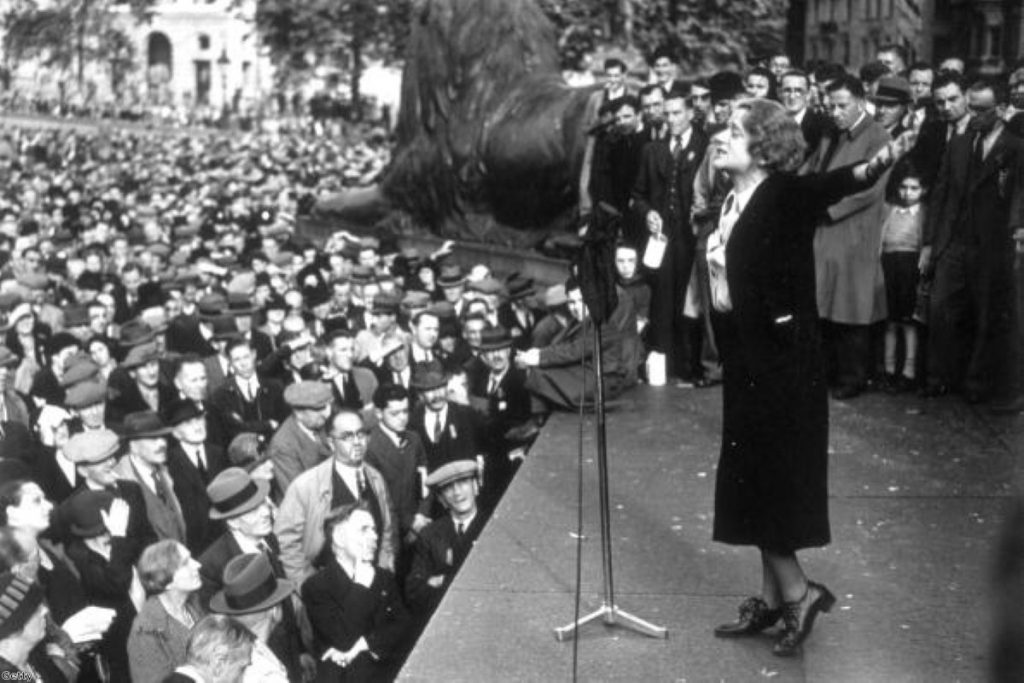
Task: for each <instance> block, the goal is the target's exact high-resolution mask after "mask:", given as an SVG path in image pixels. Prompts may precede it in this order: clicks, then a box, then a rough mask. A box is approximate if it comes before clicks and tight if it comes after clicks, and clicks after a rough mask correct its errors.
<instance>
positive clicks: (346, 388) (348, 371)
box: [326, 329, 378, 410]
mask: <svg viewBox="0 0 1024 683" xmlns="http://www.w3.org/2000/svg"><path fill="white" fill-rule="evenodd" d="M326 341H327V353H328V359H329V360H330V364H331V365H330V368H329V370H330V371H331V379H330V384H331V391H332V392H333V393H334V403H335V405H337V406H340V407H342V408H349V409H351V410H362V409H363V408H365V407H366V406H367V405H369V404H370V402H371V401H372V400H373V392H374V391H376V390H377V385H378V380H377V376H376V375H375V374H374V372H373V371H372V370H370V369H369V368H364V367H361V366H356V365H354V364H353V361H354V359H355V335H354V333H353V332H352V331H351V330H342V329H338V330H332V331H331V332H329V333H328V334H327V340H326Z"/></svg>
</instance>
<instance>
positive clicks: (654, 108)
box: [639, 85, 668, 142]
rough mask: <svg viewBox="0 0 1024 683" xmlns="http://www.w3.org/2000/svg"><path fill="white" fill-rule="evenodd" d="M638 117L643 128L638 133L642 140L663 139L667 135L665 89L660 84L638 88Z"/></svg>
mask: <svg viewBox="0 0 1024 683" xmlns="http://www.w3.org/2000/svg"><path fill="white" fill-rule="evenodd" d="M639 98H640V117H641V119H642V120H643V130H641V132H640V134H641V135H642V136H643V140H644V142H653V141H655V140H664V139H665V137H666V136H667V135H668V124H667V123H666V122H665V91H664V90H662V89H661V86H660V85H645V86H644V87H643V88H641V89H640V93H639Z"/></svg>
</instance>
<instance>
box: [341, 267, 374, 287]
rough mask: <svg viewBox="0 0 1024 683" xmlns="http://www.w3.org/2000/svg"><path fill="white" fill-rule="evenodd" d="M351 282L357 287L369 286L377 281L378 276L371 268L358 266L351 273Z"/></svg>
mask: <svg viewBox="0 0 1024 683" xmlns="http://www.w3.org/2000/svg"><path fill="white" fill-rule="evenodd" d="M348 277H349V280H351V281H352V283H353V284H356V285H368V284H370V283H371V282H373V281H374V279H376V277H377V275H376V273H374V272H373V268H370V267H369V266H356V267H354V268H353V269H352V271H351V272H350V273H349V276H348Z"/></svg>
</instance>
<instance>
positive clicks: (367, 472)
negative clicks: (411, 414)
mask: <svg viewBox="0 0 1024 683" xmlns="http://www.w3.org/2000/svg"><path fill="white" fill-rule="evenodd" d="M328 435H329V437H330V440H331V453H332V457H331V458H329V459H328V460H325V461H324V462H322V463H320V464H319V465H317V466H316V467H313V468H312V469H309V470H307V471H305V472H303V473H302V474H300V475H299V476H298V477H296V479H295V481H294V482H292V485H291V487H289V488H288V491H287V492H286V493H285V496H284V500H283V501H282V502H281V507H280V509H279V510H278V514H277V520H276V522H275V524H274V531H275V533H276V534H277V538H278V540H279V541H280V543H281V561H282V562H283V563H284V568H285V571H286V572H287V574H288V578H290V579H291V580H292V581H294V582H295V583H296V584H297V585H301V584H302V582H303V581H304V580H305V579H306V577H308V576H309V575H310V574H312V573H313V571H314V570H315V565H316V563H317V561H318V558H320V556H321V553H322V552H323V551H324V531H323V522H324V519H325V518H326V517H327V514H328V512H330V511H331V510H333V509H334V508H337V507H338V506H341V505H347V504H351V503H355V502H360V501H365V502H366V504H367V507H368V509H369V510H370V512H371V514H372V515H373V518H374V520H375V522H376V525H377V528H378V529H380V545H379V547H378V550H377V565H378V566H379V567H381V568H383V569H387V570H389V571H394V568H395V557H396V554H397V547H398V543H397V536H398V528H397V521H396V520H395V519H394V516H393V511H394V509H395V507H394V505H393V504H392V502H391V495H390V494H389V492H388V488H387V483H386V482H385V480H384V477H383V475H381V473H380V472H379V471H378V470H377V468H375V467H373V466H371V465H368V464H366V463H365V461H364V460H365V457H366V444H367V437H368V432H367V431H366V427H365V425H364V423H363V418H362V416H361V415H360V414H359V413H357V412H354V411H351V410H345V409H342V410H339V411H338V412H337V413H335V414H334V415H333V417H332V418H331V420H330V422H329V424H328Z"/></svg>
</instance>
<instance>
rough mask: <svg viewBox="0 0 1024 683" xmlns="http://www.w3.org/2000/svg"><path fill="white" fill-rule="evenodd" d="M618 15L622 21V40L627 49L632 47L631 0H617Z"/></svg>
mask: <svg viewBox="0 0 1024 683" xmlns="http://www.w3.org/2000/svg"><path fill="white" fill-rule="evenodd" d="M619 17H620V19H621V21H622V42H623V44H624V45H625V46H626V48H627V49H629V50H632V49H633V0H619Z"/></svg>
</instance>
